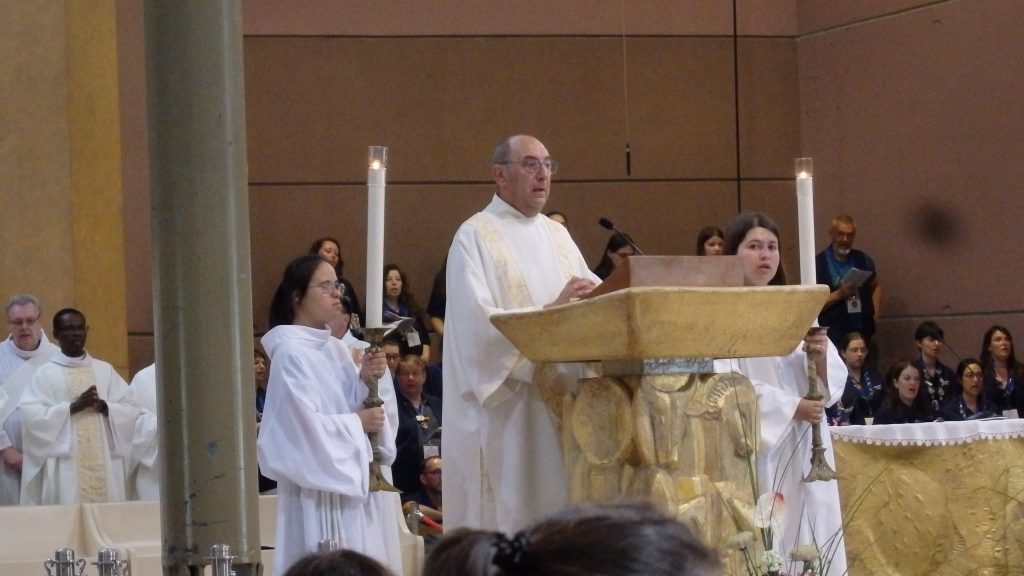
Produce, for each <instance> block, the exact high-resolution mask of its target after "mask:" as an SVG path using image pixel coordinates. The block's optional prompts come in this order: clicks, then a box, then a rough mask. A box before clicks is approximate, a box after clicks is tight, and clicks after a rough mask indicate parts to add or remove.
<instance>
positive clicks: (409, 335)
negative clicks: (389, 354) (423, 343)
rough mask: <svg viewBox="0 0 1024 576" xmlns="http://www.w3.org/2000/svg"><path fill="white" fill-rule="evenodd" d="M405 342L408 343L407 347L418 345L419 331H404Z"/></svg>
mask: <svg viewBox="0 0 1024 576" xmlns="http://www.w3.org/2000/svg"><path fill="white" fill-rule="evenodd" d="M405 343H406V344H408V345H409V348H415V347H417V346H419V345H420V333H419V332H417V331H415V330H410V331H408V332H406V333H405Z"/></svg>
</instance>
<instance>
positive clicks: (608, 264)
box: [592, 232, 636, 280]
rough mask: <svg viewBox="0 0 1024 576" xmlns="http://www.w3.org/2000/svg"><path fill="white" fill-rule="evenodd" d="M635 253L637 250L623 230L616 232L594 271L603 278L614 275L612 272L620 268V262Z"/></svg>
mask: <svg viewBox="0 0 1024 576" xmlns="http://www.w3.org/2000/svg"><path fill="white" fill-rule="evenodd" d="M635 254H636V251H635V250H633V246H632V244H630V241H629V238H628V237H627V236H626V235H625V234H622V233H621V232H616V233H614V234H612V236H611V238H609V239H608V244H607V245H605V247H604V254H603V255H602V256H601V261H600V262H598V264H597V266H596V267H594V269H593V270H592V272H593V273H594V275H595V276H597V277H598V278H600V279H601V280H605V279H607V278H608V277H609V276H611V275H612V272H613V271H614V270H615V269H616V268H618V267H619V264H622V262H623V261H624V260H625V259H626V258H627V257H629V256H633V255H635Z"/></svg>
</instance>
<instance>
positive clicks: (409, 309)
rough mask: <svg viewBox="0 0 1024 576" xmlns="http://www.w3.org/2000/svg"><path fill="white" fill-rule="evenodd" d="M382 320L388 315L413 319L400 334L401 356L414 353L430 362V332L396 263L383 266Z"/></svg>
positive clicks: (386, 318) (403, 273)
mask: <svg viewBox="0 0 1024 576" xmlns="http://www.w3.org/2000/svg"><path fill="white" fill-rule="evenodd" d="M383 305H384V322H385V323H387V322H389V321H390V320H389V317H391V320H393V319H394V318H393V317H394V316H402V317H406V318H412V319H413V327H412V328H411V329H410V330H408V331H406V332H404V333H403V334H402V343H403V346H402V356H405V355H406V354H415V355H416V356H419V357H420V358H423V361H424V362H430V333H428V332H427V326H426V324H424V323H423V310H422V309H421V308H420V307H419V305H418V304H417V303H416V299H415V298H413V296H412V289H411V288H410V287H409V279H408V278H407V277H406V275H405V272H403V271H402V269H401V268H399V267H398V264H388V265H387V266H385V267H384V304H383Z"/></svg>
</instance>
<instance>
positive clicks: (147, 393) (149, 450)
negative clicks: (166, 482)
mask: <svg viewBox="0 0 1024 576" xmlns="http://www.w3.org/2000/svg"><path fill="white" fill-rule="evenodd" d="M131 389H132V395H133V396H134V397H135V401H136V402H138V404H139V406H140V407H142V409H143V412H142V414H141V415H140V416H139V418H138V419H137V420H136V421H135V439H134V441H133V446H132V453H131V458H129V460H128V499H129V500H159V499H160V459H159V456H160V442H159V436H158V434H157V405H156V404H157V402H156V364H150V365H149V366H146V367H145V368H143V369H142V370H139V371H138V372H137V373H136V374H135V377H134V378H132V383H131Z"/></svg>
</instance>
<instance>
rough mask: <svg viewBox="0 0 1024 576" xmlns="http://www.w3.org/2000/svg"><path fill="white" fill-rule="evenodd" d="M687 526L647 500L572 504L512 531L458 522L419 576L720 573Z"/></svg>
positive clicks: (680, 575) (712, 555) (714, 556)
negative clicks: (510, 535)
mask: <svg viewBox="0 0 1024 576" xmlns="http://www.w3.org/2000/svg"><path fill="white" fill-rule="evenodd" d="M721 573H722V568H721V563H720V561H719V559H718V555H717V554H716V553H715V551H714V550H712V549H711V548H709V547H708V546H707V545H705V544H704V543H703V542H702V541H701V539H700V538H699V537H698V536H697V535H696V534H694V533H693V532H692V531H691V530H690V529H689V528H688V527H687V526H686V525H684V524H682V523H681V522H679V521H678V520H676V519H675V518H672V517H671V516H669V515H667V514H665V513H664V512H662V511H661V510H658V509H656V508H654V507H653V506H651V505H649V504H633V505H628V504H620V505H603V506H590V507H581V508H570V509H568V510H564V511H562V512H559V513H557V514H556V515H554V516H552V517H551V518H549V519H547V520H544V521H541V522H539V523H537V524H535V525H533V526H532V527H530V528H527V529H526V530H524V531H522V532H519V533H518V534H516V535H515V536H514V537H512V538H509V537H508V536H506V535H505V534H502V533H501V532H492V531H489V530H475V529H469V528H462V529H459V530H456V531H455V532H453V533H452V534H449V535H447V536H445V537H444V538H442V539H441V541H440V542H438V543H437V545H436V546H435V548H434V549H433V551H431V553H430V555H429V556H428V557H427V562H426V565H425V566H424V567H423V576H450V575H454V574H457V575H459V576H513V575H517V574H521V575H525V574H537V575H543V576H582V575H587V576H718V575H720V574H721Z"/></svg>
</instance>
